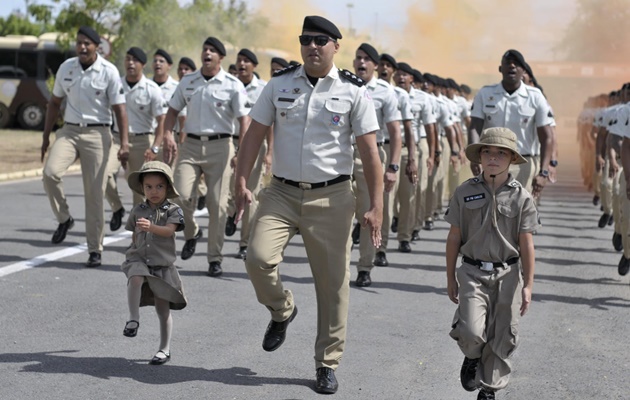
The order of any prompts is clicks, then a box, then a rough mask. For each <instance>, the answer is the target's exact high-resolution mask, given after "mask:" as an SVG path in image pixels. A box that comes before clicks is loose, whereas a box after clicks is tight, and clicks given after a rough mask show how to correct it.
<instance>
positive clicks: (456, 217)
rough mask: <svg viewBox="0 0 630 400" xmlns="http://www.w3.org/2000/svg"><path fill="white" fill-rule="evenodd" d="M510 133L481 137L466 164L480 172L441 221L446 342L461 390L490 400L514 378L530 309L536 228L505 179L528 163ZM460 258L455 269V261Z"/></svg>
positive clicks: (523, 200)
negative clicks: (460, 356)
mask: <svg viewBox="0 0 630 400" xmlns="http://www.w3.org/2000/svg"><path fill="white" fill-rule="evenodd" d="M516 149H517V147H516V135H515V134H514V132H512V131H511V130H509V129H507V128H490V129H486V130H485V131H483V133H482V134H481V137H480V138H479V143H475V144H471V145H469V146H468V147H466V157H468V159H469V160H470V161H471V162H474V163H480V164H481V166H482V169H483V172H482V173H481V174H480V175H479V176H477V177H475V178H472V179H469V180H467V181H466V182H464V183H462V184H461V185H460V186H459V187H458V188H457V189H456V190H455V193H454V194H453V197H452V198H451V200H450V203H449V208H448V210H447V211H446V213H445V214H444V219H445V220H446V222H448V223H449V224H451V228H450V231H449V233H448V237H447V239H446V275H447V292H448V296H449V298H450V299H451V301H452V302H453V303H455V304H457V305H458V308H457V310H456V311H455V316H454V318H453V322H452V324H451V328H452V329H451V332H450V336H451V337H452V338H453V339H455V340H456V341H457V344H458V345H459V348H460V350H461V351H462V353H464V362H463V363H462V367H461V370H460V381H461V384H462V387H463V388H464V389H465V390H467V391H475V390H479V392H478V394H477V399H478V400H494V399H496V397H495V392H496V391H498V390H500V389H504V388H505V387H506V386H507V384H508V381H509V377H510V372H511V371H512V366H511V360H510V356H511V355H512V354H513V353H514V350H515V349H516V347H517V344H518V342H519V337H518V323H519V319H520V317H521V316H523V315H524V314H525V313H526V312H527V310H528V309H529V305H530V303H531V296H532V287H533V284H534V262H535V256H534V241H533V237H532V234H533V232H535V231H536V230H537V229H539V227H540V223H539V219H538V211H537V210H536V206H535V204H534V199H533V198H532V196H531V194H530V193H529V192H528V191H527V190H525V188H523V186H521V184H520V183H519V182H518V181H516V180H515V179H514V177H513V176H512V175H510V173H509V169H510V164H522V163H526V162H527V160H526V159H524V158H523V157H522V156H521V155H520V154H519V153H518V151H517V150H516ZM460 254H461V255H462V259H461V264H460V266H459V267H457V263H458V257H459V255H460Z"/></svg>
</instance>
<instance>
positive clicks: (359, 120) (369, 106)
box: [350, 86, 379, 136]
mask: <svg viewBox="0 0 630 400" xmlns="http://www.w3.org/2000/svg"><path fill="white" fill-rule="evenodd" d="M354 100H355V101H354V104H353V105H352V111H351V117H350V121H351V122H350V123H351V125H352V132H353V133H354V135H355V136H361V135H365V134H366V133H370V132H376V131H378V130H379V126H378V119H377V117H376V110H375V109H374V102H373V101H372V99H371V97H370V94H369V93H368V92H367V89H366V88H365V87H364V86H362V87H361V88H359V90H358V92H357V94H356V96H355V98H354Z"/></svg>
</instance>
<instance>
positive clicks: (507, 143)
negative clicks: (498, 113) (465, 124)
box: [466, 128, 527, 164]
mask: <svg viewBox="0 0 630 400" xmlns="http://www.w3.org/2000/svg"><path fill="white" fill-rule="evenodd" d="M483 146H495V147H502V148H504V149H508V150H511V151H512V152H513V153H514V154H516V161H514V162H512V164H525V163H527V160H526V159H525V158H523V156H521V155H520V153H519V152H518V151H517V150H516V149H517V147H516V134H515V133H514V132H512V131H511V130H510V129H508V128H488V129H485V130H484V131H483V132H482V133H481V136H480V137H479V142H478V143H473V144H469V145H468V146H467V147H466V157H467V158H468V159H469V160H470V161H471V162H474V163H477V164H480V163H481V154H480V151H481V148H482V147H483Z"/></svg>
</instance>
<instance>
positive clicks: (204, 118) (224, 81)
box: [168, 68, 247, 136]
mask: <svg viewBox="0 0 630 400" xmlns="http://www.w3.org/2000/svg"><path fill="white" fill-rule="evenodd" d="M246 103H247V91H245V86H243V83H241V81H239V80H238V79H237V78H236V77H234V76H232V75H230V74H228V73H226V72H225V71H224V70H223V68H221V69H220V70H219V72H218V73H217V74H216V75H215V76H213V77H212V78H211V79H209V80H208V81H206V79H205V78H204V77H203V75H201V70H200V69H199V70H197V71H195V72H193V73H191V74H188V75H185V76H184V77H183V78H182V80H181V82H179V85H178V86H177V89H175V93H174V94H173V97H172V98H171V99H170V100H169V103H168V104H169V106H170V107H172V108H173V109H175V110H177V111H178V112H179V111H181V110H183V109H184V107H188V109H187V116H186V124H185V126H184V131H185V132H186V133H192V134H195V135H202V136H214V135H218V134H221V133H229V134H232V131H233V129H234V119H235V118H239V117H242V116H244V115H247V108H246V107H245V104H246Z"/></svg>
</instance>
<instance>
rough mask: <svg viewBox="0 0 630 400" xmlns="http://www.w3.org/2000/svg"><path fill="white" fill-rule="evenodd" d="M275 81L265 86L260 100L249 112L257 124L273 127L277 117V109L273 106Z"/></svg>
mask: <svg viewBox="0 0 630 400" xmlns="http://www.w3.org/2000/svg"><path fill="white" fill-rule="evenodd" d="M272 87H273V79H272V80H271V81H270V82H269V83H268V84H267V85H265V88H264V89H263V90H262V93H260V96H259V97H258V100H256V103H254V107H252V109H251V111H250V112H249V116H250V117H251V118H252V119H253V120H255V121H256V122H258V123H260V124H263V125H265V126H271V125H273V122H274V120H275V117H276V107H275V106H274V105H273V98H272V96H273V89H272Z"/></svg>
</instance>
